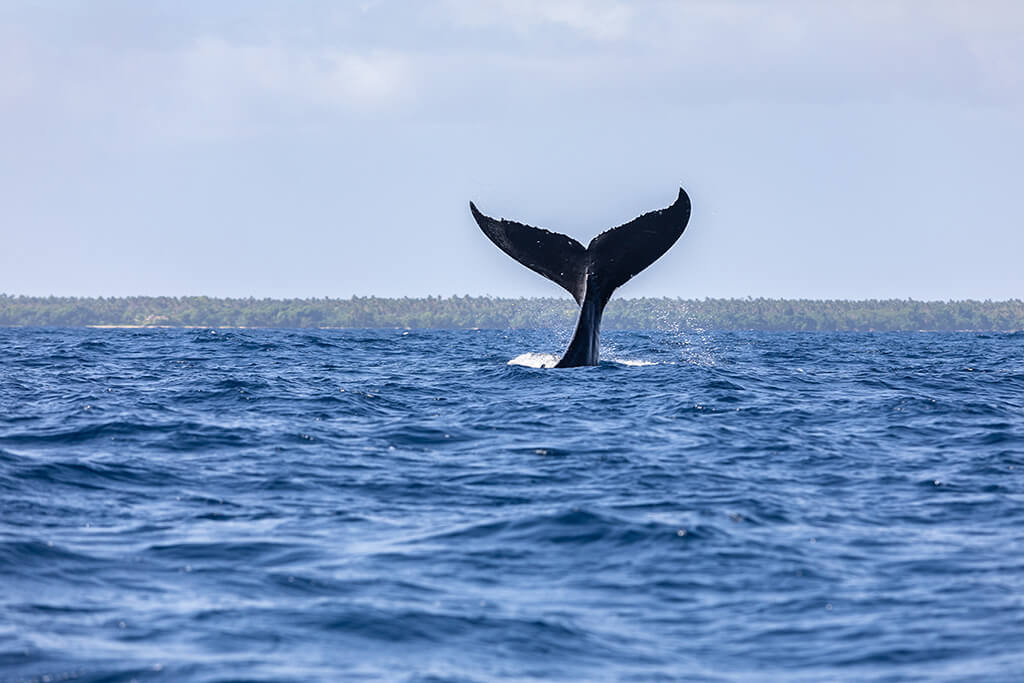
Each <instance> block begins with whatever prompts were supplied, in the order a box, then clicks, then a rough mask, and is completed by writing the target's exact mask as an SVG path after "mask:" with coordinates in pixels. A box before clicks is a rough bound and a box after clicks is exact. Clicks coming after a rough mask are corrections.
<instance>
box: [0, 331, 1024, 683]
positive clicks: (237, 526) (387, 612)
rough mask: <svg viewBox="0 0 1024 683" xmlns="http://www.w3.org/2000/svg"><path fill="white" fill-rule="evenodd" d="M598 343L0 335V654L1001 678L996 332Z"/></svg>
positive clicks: (176, 661) (1005, 664)
mask: <svg viewBox="0 0 1024 683" xmlns="http://www.w3.org/2000/svg"><path fill="white" fill-rule="evenodd" d="M563 337H564V335H563ZM603 341H604V348H603V357H604V359H605V360H604V361H603V362H602V364H601V366H599V367H594V368H577V369H571V370H545V369H538V368H533V367H527V366H524V365H521V364H513V365H509V364H508V361H509V360H510V359H514V358H517V357H520V356H521V355H522V354H524V353H527V352H530V353H546V352H557V351H558V350H560V348H559V347H560V344H562V343H564V338H563V339H560V338H557V335H553V334H551V333H547V332H498V331H467V332H425V331H410V332H402V331H392V330H387V331H373V330H368V331H367V330H364V331H359V330H317V331H306V330H297V331H255V330H232V331H226V330H42V329H36V330H33V329H0V503H2V517H0V580H2V588H0V679H2V680H44V677H47V676H48V677H49V678H48V679H45V680H51V681H58V680H72V679H73V680H80V681H81V680H84V681H122V680H123V681H128V680H132V679H135V680H139V681H149V680H153V681H157V680H167V681H190V680H191V681H228V680H263V681H278V680H280V681H307V680H339V679H349V680H378V679H383V680H402V681H471V680H472V681H475V680H481V681H487V680H506V679H507V680H529V679H543V680H633V681H661V680H750V681H761V680H801V679H804V680H822V679H849V680H877V681H883V680H885V681H889V680H974V679H979V678H984V679H988V680H1013V679H1016V678H1018V677H1019V676H1021V675H1024V648H1022V646H1021V643H1024V479H1022V470H1024V336H1021V335H1019V334H1018V335H984V334H853V333H846V334H821V333H815V334H763V333H762V334H758V333H749V334H743V333H729V334H669V333H653V332H652V333H615V332H607V333H605V335H604V338H603ZM529 360H530V357H527V358H526V359H520V361H519V362H527V361H529ZM528 364H529V363H528ZM534 364H536V363H534Z"/></svg>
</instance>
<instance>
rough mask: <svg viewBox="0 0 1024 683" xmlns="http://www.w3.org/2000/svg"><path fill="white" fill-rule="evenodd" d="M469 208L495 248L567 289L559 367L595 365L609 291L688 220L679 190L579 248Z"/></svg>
mask: <svg viewBox="0 0 1024 683" xmlns="http://www.w3.org/2000/svg"><path fill="white" fill-rule="evenodd" d="M469 208H470V211H472V213H473V218H475V219H476V222H477V225H479V226H480V229H481V230H483V232H484V234H485V235H487V237H488V239H490V240H491V241H492V242H494V244H496V245H497V246H498V248H499V249H501V250H502V251H504V252H505V253H506V254H508V255H509V256H511V257H512V258H514V259H515V260H516V261H519V262H520V263H522V264H523V265H524V266H526V267H527V268H529V269H530V270H532V271H534V272H537V273H540V274H541V275H543V276H544V277H546V278H548V279H549V280H552V281H554V282H555V283H556V284H558V285H559V286H560V287H563V288H564V289H566V290H568V292H569V293H570V294H572V296H573V298H574V299H575V300H576V303H577V304H579V305H580V315H579V319H578V320H577V321H576V332H575V333H574V334H573V338H572V341H571V342H570V343H569V348H568V349H566V351H565V354H564V355H563V356H562V359H561V360H560V361H559V362H558V364H557V365H556V366H555V367H558V368H569V367H576V366H580V365H597V362H598V354H599V335H600V329H601V315H602V314H603V313H604V307H605V305H606V304H607V303H608V300H609V299H610V298H611V296H612V292H614V291H615V289H616V288H617V287H621V286H622V285H623V284H625V283H626V282H628V281H629V280H630V279H631V278H632V277H633V276H634V275H636V274H637V273H639V272H640V271H641V270H643V269H644V268H646V267H647V266H649V265H651V264H652V263H654V262H655V261H657V260H658V258H659V257H661V255H662V254H664V253H665V252H666V251H668V250H669V248H670V247H671V246H672V245H673V244H675V242H676V240H678V239H679V236H680V235H682V234H683V231H684V230H685V229H686V224H687V223H688V222H689V220H690V198H689V197H688V196H687V195H686V192H684V191H683V189H682V188H679V197H678V198H677V199H676V201H675V203H673V204H672V206H669V207H668V208H665V209H660V210H658V211H651V212H650V213H645V214H644V215H642V216H640V217H638V218H635V219H633V220H631V221H630V222H628V223H626V224H624V225H620V226H619V227H617V228H612V229H611V230H607V231H605V232H602V233H601V234H600V235H598V236H597V237H595V238H594V239H592V240H591V241H590V244H589V245H588V246H587V247H586V248H584V247H583V245H582V244H580V243H579V242H577V241H576V240H574V239H573V238H571V237H569V236H567V235H562V234H559V233H557V232H551V231H550V230H545V229H544V228H535V227H533V226H530V225H524V224H522V223H516V222H514V221H507V220H504V219H502V220H495V219H494V218H490V217H489V216H486V215H484V214H483V213H481V212H480V210H479V209H477V208H476V205H475V204H473V202H470V203H469Z"/></svg>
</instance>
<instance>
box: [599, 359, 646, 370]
mask: <svg viewBox="0 0 1024 683" xmlns="http://www.w3.org/2000/svg"><path fill="white" fill-rule="evenodd" d="M608 360H610V361H611V362H612V363H618V364H619V365H628V366H629V367H631V368H640V367H647V366H648V365H657V364H658V363H657V362H656V361H653V360H628V359H625V358H609V359H608Z"/></svg>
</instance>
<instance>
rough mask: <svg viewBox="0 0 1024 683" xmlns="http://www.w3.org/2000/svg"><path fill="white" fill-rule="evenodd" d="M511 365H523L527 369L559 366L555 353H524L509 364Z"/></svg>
mask: <svg viewBox="0 0 1024 683" xmlns="http://www.w3.org/2000/svg"><path fill="white" fill-rule="evenodd" d="M508 364H509V365H522V366H524V367H527V368H553V367H555V365H557V364H558V356H557V355H555V354H553V353H534V352H532V351H531V352H528V353H523V354H520V355H518V356H516V357H515V358H513V359H512V360H510V361H509V362H508Z"/></svg>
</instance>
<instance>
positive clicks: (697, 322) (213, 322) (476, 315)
mask: <svg viewBox="0 0 1024 683" xmlns="http://www.w3.org/2000/svg"><path fill="white" fill-rule="evenodd" d="M576 311H577V307H576V305H575V303H573V301H572V300H571V299H568V298H565V299H556V298H531V299H503V298H492V297H474V296H451V297H435V296H428V297H421V298H408V297H405V298H382V297H375V296H354V297H352V298H350V299H333V298H323V299H321V298H313V299H254V298H247V299H228V298H213V297H206V296H184V297H166V296H129V297H53V296H50V297H31V296H10V295H6V294H0V326H6V327H13V326H40V327H82V326H89V325H94V326H105V325H110V326H118V325H125V326H127V325H132V326H136V325H137V326H144V327H150V326H152V327H160V326H165V327H271V328H301V327H347V328H373V327H384V328H394V327H398V328H435V329H470V328H494V329H543V328H561V327H566V326H571V325H572V324H573V321H574V320H575V317H576ZM695 328H700V329H709V330H765V331H815V330H817V331H872V330H874V331H915V330H936V331H957V330H975V331H1007V332H1009V331H1017V330H1024V301H1021V300H1020V299H1011V300H1008V301H975V300H964V301H916V300H913V299H870V300H857V301H848V300H837V299H829V300H814V299H765V298H756V299H755V298H746V299H699V300H698V299H671V298H639V299H613V300H612V301H611V303H609V304H608V308H607V309H606V311H605V317H604V329H620V330H666V329H695Z"/></svg>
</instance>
